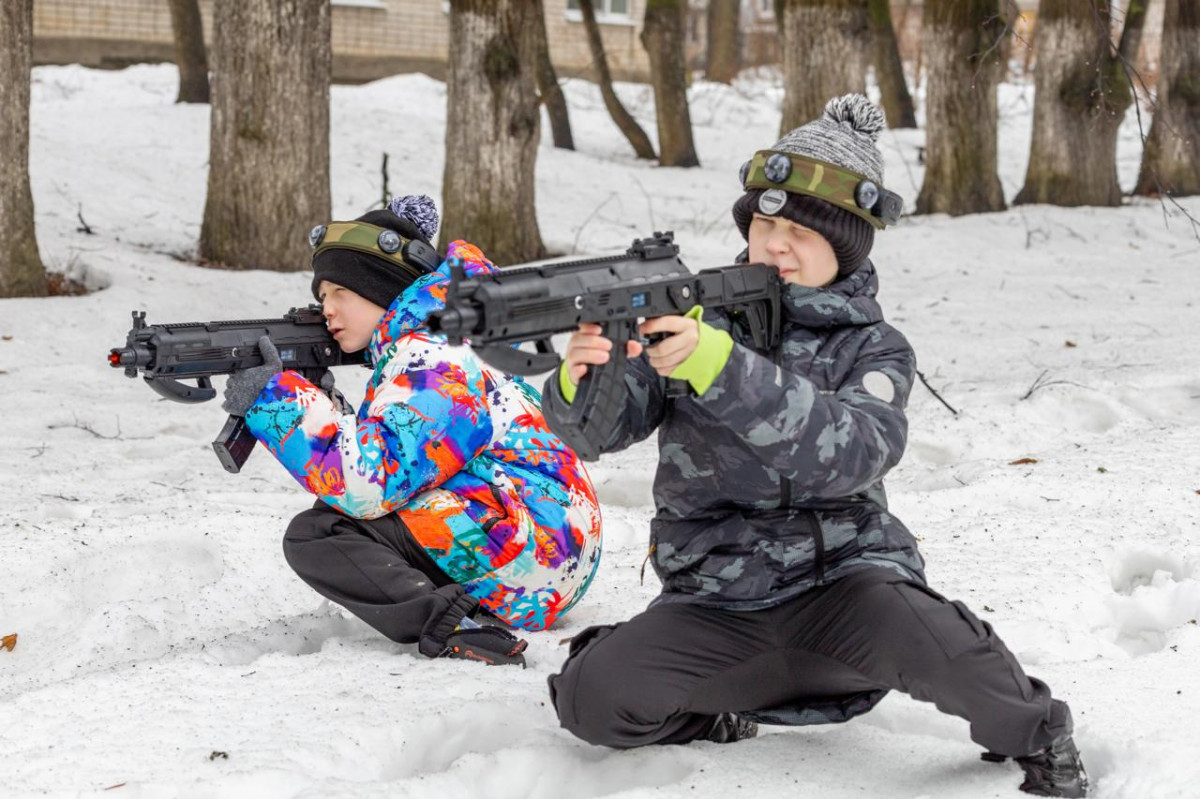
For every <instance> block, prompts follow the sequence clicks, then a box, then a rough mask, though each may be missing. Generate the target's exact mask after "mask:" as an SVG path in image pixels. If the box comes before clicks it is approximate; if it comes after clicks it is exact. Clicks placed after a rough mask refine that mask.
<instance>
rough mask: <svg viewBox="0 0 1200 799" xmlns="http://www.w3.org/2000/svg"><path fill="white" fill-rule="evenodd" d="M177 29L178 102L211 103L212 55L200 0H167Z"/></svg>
mask: <svg viewBox="0 0 1200 799" xmlns="http://www.w3.org/2000/svg"><path fill="white" fill-rule="evenodd" d="M167 5H168V6H170V8H171V28H172V30H174V31H175V63H176V64H177V65H178V66H179V99H177V100H176V101H175V102H177V103H207V102H208V56H207V55H206V54H205V52H204V25H203V23H202V22H201V21H200V3H199V0H167Z"/></svg>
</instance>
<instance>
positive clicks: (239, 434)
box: [212, 416, 258, 474]
mask: <svg viewBox="0 0 1200 799" xmlns="http://www.w3.org/2000/svg"><path fill="white" fill-rule="evenodd" d="M257 443H258V439H256V438H255V437H254V434H253V433H251V432H250V428H249V427H247V426H246V420H245V419H244V418H242V417H241V416H230V417H229V418H228V419H226V420H225V426H224V427H222V428H221V432H220V433H219V434H217V438H216V440H215V441H213V443H212V446H213V451H214V452H216V453H217V459H218V460H219V461H221V465H222V466H224V467H225V471H227V472H229V473H230V474H237V473H238V472H240V471H241V470H242V467H243V466H244V465H245V464H246V459H247V458H249V457H250V453H251V452H253V451H254V445H255V444H257Z"/></svg>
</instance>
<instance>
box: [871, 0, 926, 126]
mask: <svg viewBox="0 0 1200 799" xmlns="http://www.w3.org/2000/svg"><path fill="white" fill-rule="evenodd" d="M867 18H868V21H869V22H870V30H871V61H872V64H873V65H874V66H875V80H876V81H877V82H878V83H879V95H880V100H882V103H883V111H884V113H885V114H886V115H887V120H888V127H889V128H915V127H916V126H917V115H916V113H915V112H914V111H913V101H912V95H911V94H909V93H908V83H907V82H906V81H905V79H904V62H902V61H901V60H900V44H899V42H897V41H896V29H895V28H894V27H893V26H892V8H891V2H890V0H869V4H868V6H867Z"/></svg>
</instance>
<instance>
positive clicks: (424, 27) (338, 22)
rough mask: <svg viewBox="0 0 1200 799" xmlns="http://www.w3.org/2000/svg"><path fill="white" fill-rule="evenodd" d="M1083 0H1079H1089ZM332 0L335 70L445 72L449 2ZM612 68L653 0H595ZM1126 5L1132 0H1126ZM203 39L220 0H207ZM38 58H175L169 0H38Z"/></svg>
mask: <svg viewBox="0 0 1200 799" xmlns="http://www.w3.org/2000/svg"><path fill="white" fill-rule="evenodd" d="M1082 1H1084V0H1081V2H1082ZM331 2H332V5H333V77H334V80H335V81H337V82H345V83H357V82H363V81H368V80H375V79H377V78H381V77H385V76H387V75H395V74H398V73H401V72H425V73H427V74H430V75H432V76H434V77H437V78H444V77H445V72H446V58H447V50H448V48H449V41H450V31H449V20H450V4H449V3H448V2H445V0H331ZM593 2H594V3H595V6H596V11H597V19H598V22H599V24H600V31H601V36H602V37H603V39H604V45H605V50H606V51H607V54H608V60H609V66H610V68H611V69H612V71H613V74H614V77H616V78H618V79H620V80H636V81H644V80H646V79H647V72H648V70H649V66H650V64H649V59H648V58H647V57H646V51H645V48H643V47H642V42H641V38H640V37H641V33H642V18H643V16H644V14H645V10H646V0H593ZM1119 2H1120V5H1122V6H1124V5H1127V4H1128V0H1119ZM544 3H545V8H546V32H547V36H548V38H549V41H550V57H551V60H553V62H554V66H555V68H556V69H557V70H558V74H559V77H567V78H571V77H589V76H590V75H591V54H590V53H589V51H588V46H587V39H586V37H585V35H584V31H583V22H582V18H581V16H580V12H579V5H578V1H577V0H544ZM706 5H707V3H706V2H705V0H689V3H688V39H687V50H688V60H689V62H690V63H691V64H692V65H693V66H694V67H696V68H702V67H703V65H704V56H705V45H706V35H705V7H706ZM741 5H742V12H741V32H742V37H741V38H742V42H741V45H742V63H743V65H744V66H747V67H753V66H760V65H763V64H774V63H777V62H778V60H779V40H778V36H777V35H776V26H775V0H741ZM1016 5H1017V6H1018V7H1019V9H1020V11H1021V14H1022V18H1021V21H1020V24H1019V27H1018V33H1019V35H1020V36H1021V37H1022V39H1024V40H1026V41H1031V40H1032V37H1033V35H1034V33H1033V32H1034V28H1035V23H1036V19H1037V0H1017V3H1016ZM1162 5H1163V0H1150V11H1149V14H1148V19H1147V24H1146V32H1145V35H1144V37H1143V42H1142V53H1141V57H1140V59H1139V62H1140V64H1141V66H1142V68H1143V69H1145V70H1146V72H1147V73H1148V77H1149V78H1150V79H1151V80H1152V79H1153V74H1154V72H1155V67H1156V65H1157V55H1158V47H1159V44H1158V43H1159V40H1160V38H1161V30H1162ZM921 9H922V2H921V0H893V2H892V21H893V23H894V24H895V26H896V32H897V37H898V40H899V44H900V51H901V55H902V57H903V58H904V60H905V62H906V63H907V64H908V65H909V67H910V77H911V76H912V75H914V74H919V72H920V66H921V63H922V61H923V54H922V51H921ZM200 13H201V15H202V16H203V18H204V25H205V40H206V41H209V42H211V41H212V39H211V31H210V29H209V26H210V24H211V19H212V0H200ZM33 34H34V44H33V47H34V53H33V55H34V63H35V64H85V65H87V66H94V67H112V68H119V67H124V66H128V65H129V64H135V63H141V62H147V61H150V62H154V61H171V60H173V59H174V55H175V50H174V43H173V39H172V33H171V16H170V13H169V11H168V10H167V3H166V0H37V2H36V3H34V5H33ZM1030 56H1031V53H1030V52H1029V50H1028V48H1027V47H1025V46H1024V45H1023V44H1022V43H1020V42H1017V43H1015V44H1014V45H1013V48H1012V51H1011V58H1012V61H1013V62H1014V63H1015V64H1019V65H1024V67H1025V68H1028V67H1029V65H1030V63H1031V60H1032V59H1031V57H1030Z"/></svg>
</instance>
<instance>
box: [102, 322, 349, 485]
mask: <svg viewBox="0 0 1200 799" xmlns="http://www.w3.org/2000/svg"><path fill="white" fill-rule="evenodd" d="M261 336H267V337H269V338H270V339H271V342H272V343H273V344H274V345H275V347H276V348H277V349H278V350H279V359H280V360H281V361H282V362H283V369H284V370H288V369H291V370H295V371H297V372H299V373H300V374H302V375H304V376H305V377H306V378H308V379H309V380H311V381H312V382H313V383H317V384H319V383H320V381H321V378H322V377H323V376H324V375H325V373H326V371H327V370H328V369H329V367H331V366H340V365H343V364H361V363H365V351H359V352H356V353H349V354H347V353H344V352H342V350H341V348H340V347H338V345H337V342H336V341H334V340H333V337H332V336H330V335H329V331H328V330H326V329H325V317H324V316H323V315H322V314H321V306H319V305H310V306H308V307H307V308H293V309H291V310H290V311H288V312H287V313H286V314H284V316H283V317H282V318H279V319H244V320H237V321H229V322H190V323H182V324H163V325H147V324H146V313H145V311H134V312H133V328H132V329H131V330H130V331H129V334H128V336H127V338H126V341H125V346H124V347H115V348H113V349H112V350H111V351H110V352H109V354H108V362H109V364H110V365H111V366H112V367H113V368H115V369H122V368H123V369H124V370H125V375H126V377H137V376H138V374H139V373H140V374H141V375H142V377H143V378H145V380H146V383H148V384H149V386H150V388H152V389H154V390H155V391H156V392H157V393H158V394H159V395H161V396H163V397H166V398H167V399H169V400H172V401H174V402H185V403H197V402H207V401H208V400H210V399H212V398H213V397H215V396H216V395H217V391H216V389H214V388H213V387H212V380H211V378H212V376H213V375H227V374H232V373H233V372H236V371H238V370H239V369H247V368H250V367H253V366H261V365H262V364H263V356H262V352H261V351H259V349H258V339H259V338H260V337H261ZM184 379H194V380H195V381H196V385H189V384H187V383H183V382H181V381H182V380H184ZM255 443H256V440H255V438H254V435H253V434H252V433H251V432H250V431H249V430H248V429H247V427H246V420H245V419H243V418H242V417H240V416H230V417H229V418H228V419H227V420H226V421H225V426H224V427H222V428H221V432H220V434H219V435H218V436H217V438H216V440H215V441H213V449H214V450H215V451H216V453H217V458H219V459H220V461H221V465H222V466H224V467H225V470H226V471H228V472H232V473H235V474H236V473H237V472H239V471H241V468H242V465H243V464H245V462H246V459H247V458H249V457H250V453H251V452H252V451H253V450H254V444H255Z"/></svg>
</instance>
